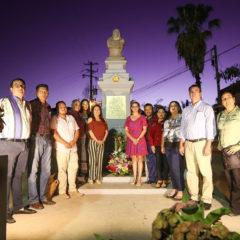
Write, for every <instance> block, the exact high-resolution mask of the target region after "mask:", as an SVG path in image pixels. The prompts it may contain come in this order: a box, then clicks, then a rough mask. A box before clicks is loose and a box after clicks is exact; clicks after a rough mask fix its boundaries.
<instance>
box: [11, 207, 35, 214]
mask: <svg viewBox="0 0 240 240" xmlns="http://www.w3.org/2000/svg"><path fill="white" fill-rule="evenodd" d="M36 212H37V211H35V210H33V209H30V208H27V207H25V208H23V209H19V210H17V211H13V214H33V213H36Z"/></svg>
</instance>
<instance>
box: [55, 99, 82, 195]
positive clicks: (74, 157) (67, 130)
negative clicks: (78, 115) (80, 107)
mask: <svg viewBox="0 0 240 240" xmlns="http://www.w3.org/2000/svg"><path fill="white" fill-rule="evenodd" d="M56 109H57V111H58V115H57V116H54V117H53V119H52V121H51V129H52V130H53V137H54V139H55V140H56V146H55V147H56V158H57V165H58V180H59V194H60V195H61V196H63V197H65V198H67V199H68V198H70V195H73V194H77V195H79V196H82V195H83V194H80V193H79V192H78V191H77V189H76V183H75V182H76V175H77V170H78V154H77V145H76V142H77V140H78V137H79V127H78V125H77V122H76V121H75V119H74V117H73V116H71V115H67V107H66V104H65V102H63V101H60V102H57V104H56ZM67 179H68V184H69V189H68V193H69V194H68V193H67Z"/></svg>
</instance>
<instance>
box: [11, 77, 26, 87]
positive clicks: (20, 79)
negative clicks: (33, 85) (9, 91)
mask: <svg viewBox="0 0 240 240" xmlns="http://www.w3.org/2000/svg"><path fill="white" fill-rule="evenodd" d="M16 81H20V82H22V84H24V86H26V83H25V81H24V80H23V79H22V78H14V79H13V80H12V82H11V83H10V87H11V88H12V87H13V83H14V82H16Z"/></svg>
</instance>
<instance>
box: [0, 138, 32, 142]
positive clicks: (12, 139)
mask: <svg viewBox="0 0 240 240" xmlns="http://www.w3.org/2000/svg"><path fill="white" fill-rule="evenodd" d="M0 140H1V141H11V142H28V139H16V138H0Z"/></svg>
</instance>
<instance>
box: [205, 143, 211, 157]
mask: <svg viewBox="0 0 240 240" xmlns="http://www.w3.org/2000/svg"><path fill="white" fill-rule="evenodd" d="M211 152H212V148H211V145H210V146H209V145H208V144H206V145H205V147H204V149H203V155H204V156H209V155H210V154H211Z"/></svg>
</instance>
